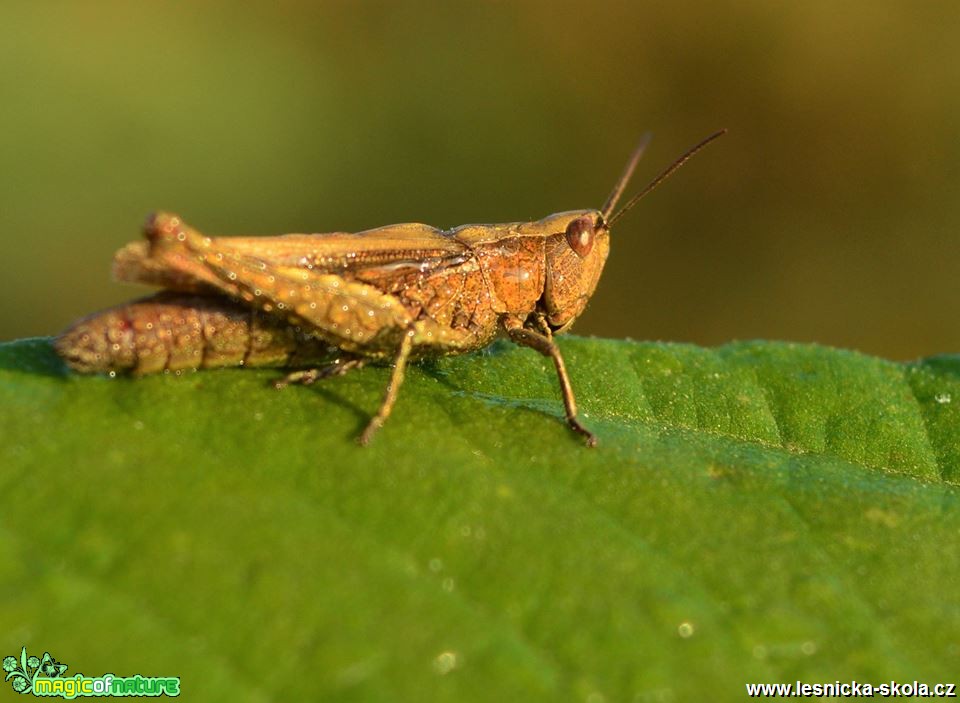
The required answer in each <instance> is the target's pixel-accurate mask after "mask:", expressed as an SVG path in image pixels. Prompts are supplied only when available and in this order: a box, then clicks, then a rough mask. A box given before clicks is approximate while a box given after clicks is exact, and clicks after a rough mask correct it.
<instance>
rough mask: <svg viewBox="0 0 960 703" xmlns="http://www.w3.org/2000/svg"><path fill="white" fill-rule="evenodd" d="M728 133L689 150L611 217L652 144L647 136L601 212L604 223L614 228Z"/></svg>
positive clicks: (720, 132)
mask: <svg viewBox="0 0 960 703" xmlns="http://www.w3.org/2000/svg"><path fill="white" fill-rule="evenodd" d="M726 133H727V130H726V129H721V130H720V131H719V132H714V133H713V134H711V135H710V136H709V137H707V138H706V139H704V140H703V141H702V142H700V143H699V144H697V145H695V146H693V147H691V148H690V149H688V150H687V151H686V152H685V153H684V154H683V156H681V157H680V158H679V159H677V160H676V161H674V162H673V163H672V164H670V165H669V166H667V168H666V169H665V170H664V171H663V173H661V174H660V175H659V176H657V177H656V178H654V179H653V180H652V181H650V184H649V185H648V186H647V187H646V188H644V189H643V190H641V191H640V192H639V193H637V194H636V195H634V196H633V197H632V198H630V200H628V201H627V204H626V205H624V206H623V207H622V208H620V210H619V211H618V212H617V214H616V215H613V216H612V217H611V216H610V213H611V212H612V211H613V208H614V207H615V206H616V204H617V200H619V199H620V196H621V195H622V194H623V191H624V189H625V188H626V186H627V181H629V180H630V176H632V175H633V170H634V169H635V168H636V166H637V162H638V161H639V160H640V157H641V156H643V150H644V149H646V147H647V144H649V143H650V135H649V134H645V135H643V138H642V139H641V140H640V145H639V146H638V147H637V148H636V150H635V151H634V152H633V156H631V157H630V161H629V162H628V163H627V167H626V168H625V169H624V171H623V175H622V176H620V180H618V181H617V184H616V185H615V186H614V187H613V192H612V193H610V197H609V198H607V202H606V204H605V205H604V206H603V209H602V210H601V211H600V214H601V215H602V217H603V220H604V222H606V224H607V227H608V228H609V227H612V226H613V223H614V222H616V221H617V220H619V219H620V217H621V216H622V215H623V214H624V213H625V212H626V211H627V210H629V209H630V208H632V207H633V206H634V205H636V204H637V203H638V202H639V201H640V199H641V198H642V197H643V196H645V195H646V194H647V193H649V192H650V191H651V190H653V189H654V188H656V187H657V186H658V185H660V184H661V183H663V182H664V181H665V180H667V179H668V178H669V177H670V176H672V175H673V173H674V171H676V170H677V169H678V168H680V167H681V166H683V165H684V164H685V163H687V161H689V160H690V159H691V158H693V155H694V154H696V153H697V152H698V151H700V150H701V149H702V148H703V147H705V146H706V145H707V144H709V143H710V142H712V141H713V140H714V139H718V138H720V137H722V136H723V135H724V134H726Z"/></svg>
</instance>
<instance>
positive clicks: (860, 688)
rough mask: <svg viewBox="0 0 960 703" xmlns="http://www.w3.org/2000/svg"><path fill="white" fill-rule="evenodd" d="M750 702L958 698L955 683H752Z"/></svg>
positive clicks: (748, 692)
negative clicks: (780, 699) (789, 699)
mask: <svg viewBox="0 0 960 703" xmlns="http://www.w3.org/2000/svg"><path fill="white" fill-rule="evenodd" d="M746 686H747V695H748V696H749V697H750V698H824V697H826V696H836V697H839V698H956V697H957V685H956V684H955V683H931V684H927V683H923V682H921V681H913V682H910V683H899V682H897V681H890V682H888V683H881V684H870V683H863V682H860V681H847V682H843V681H833V682H831V683H803V682H801V681H797V682H796V683H748V684H746Z"/></svg>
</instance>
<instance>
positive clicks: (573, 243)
mask: <svg viewBox="0 0 960 703" xmlns="http://www.w3.org/2000/svg"><path fill="white" fill-rule="evenodd" d="M593 240H594V230H593V220H591V219H590V218H589V217H587V216H584V217H578V218H577V219H575V220H573V221H572V222H571V223H570V224H569V225H567V244H569V245H570V248H571V249H573V250H574V251H575V252H577V256H579V257H580V258H581V259H582V258H584V257H585V256H587V255H588V254H589V253H590V250H591V249H593Z"/></svg>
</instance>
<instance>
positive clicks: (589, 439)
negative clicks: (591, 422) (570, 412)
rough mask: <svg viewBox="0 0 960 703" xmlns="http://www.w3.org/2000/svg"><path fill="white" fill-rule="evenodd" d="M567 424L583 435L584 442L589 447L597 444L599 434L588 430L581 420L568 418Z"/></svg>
mask: <svg viewBox="0 0 960 703" xmlns="http://www.w3.org/2000/svg"><path fill="white" fill-rule="evenodd" d="M567 425H569V426H570V429H571V430H573V431H574V432H576V433H577V434H579V435H582V436H583V438H584V442H585V444H586V445H587V446H588V447H591V448H593V447H595V446H597V435H595V434H594V433H593V432H591V431H590V430H588V429H587V428H586V427H584V426H583V425H581V424H580V422H579V420H575V419H574V420H570V419H567Z"/></svg>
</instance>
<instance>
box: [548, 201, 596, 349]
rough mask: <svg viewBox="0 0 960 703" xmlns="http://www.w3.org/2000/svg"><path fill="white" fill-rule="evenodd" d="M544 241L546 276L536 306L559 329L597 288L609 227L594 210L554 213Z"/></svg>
mask: <svg viewBox="0 0 960 703" xmlns="http://www.w3.org/2000/svg"><path fill="white" fill-rule="evenodd" d="M551 219H553V220H554V221H553V222H552V223H551V225H553V226H552V227H551V231H553V232H556V234H552V235H551V236H550V237H549V238H548V239H547V243H546V252H545V253H546V280H545V281H544V291H543V297H542V298H541V299H540V308H541V311H542V312H543V314H545V315H546V317H547V322H548V323H549V324H550V327H551V328H552V329H553V330H554V331H556V332H562V331H564V330H566V329H567V328H568V327H570V325H572V324H573V322H574V320H576V319H577V317H579V316H580V313H582V312H583V310H584V308H586V307H587V301H588V300H590V296H592V295H593V291H595V290H596V289H597V282H598V281H599V280H600V274H601V272H602V271H603V265H604V264H605V263H606V261H607V254H608V253H609V252H610V229H609V228H608V227H607V224H606V222H604V220H603V215H602V214H601V213H600V211H598V210H577V211H575V212H565V213H561V214H559V215H555V216H554V217H553V218H551Z"/></svg>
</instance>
